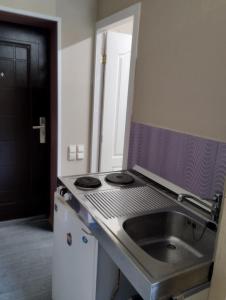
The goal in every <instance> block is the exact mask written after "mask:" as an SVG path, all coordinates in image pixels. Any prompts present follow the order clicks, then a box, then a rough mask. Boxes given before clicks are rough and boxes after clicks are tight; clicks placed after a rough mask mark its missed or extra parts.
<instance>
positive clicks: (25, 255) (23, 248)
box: [0, 219, 53, 300]
mask: <svg viewBox="0 0 226 300" xmlns="http://www.w3.org/2000/svg"><path fill="white" fill-rule="evenodd" d="M52 245H53V234H52V232H51V231H50V229H49V226H48V223H47V220H45V219H30V220H26V221H19V222H3V223H0V300H51V269H52Z"/></svg>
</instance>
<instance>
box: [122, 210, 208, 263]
mask: <svg viewBox="0 0 226 300" xmlns="http://www.w3.org/2000/svg"><path fill="white" fill-rule="evenodd" d="M123 228H124V230H125V231H126V233H127V234H128V235H129V236H130V238H131V239H132V240H133V241H134V242H135V243H136V244H137V245H138V246H139V247H140V248H142V249H143V251H145V252H146V253H147V254H148V255H150V256H151V257H153V258H155V259H156V260H158V261H161V262H164V263H167V264H171V265H181V266H183V265H187V264H193V263H195V262H197V261H198V260H200V259H201V258H203V257H205V256H207V257H208V256H211V255H212V246H210V245H213V241H212V238H213V234H212V232H211V231H210V230H209V229H208V228H207V227H206V225H204V224H201V223H199V222H197V221H195V220H194V219H192V218H190V217H188V216H187V215H185V214H183V213H181V212H176V211H165V212H159V213H152V214H149V215H145V216H139V217H134V218H131V219H128V220H126V221H125V222H124V223H123Z"/></svg>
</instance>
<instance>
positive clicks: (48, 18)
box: [0, 5, 62, 176]
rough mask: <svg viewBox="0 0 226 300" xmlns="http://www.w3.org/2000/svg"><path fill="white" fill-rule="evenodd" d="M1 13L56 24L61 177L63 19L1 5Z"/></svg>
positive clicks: (58, 145) (58, 137)
mask: <svg viewBox="0 0 226 300" xmlns="http://www.w3.org/2000/svg"><path fill="white" fill-rule="evenodd" d="M0 11H1V12H6V13H12V14H17V15H21V16H27V17H33V18H36V19H42V20H45V21H53V22H56V25H57V64H58V67H57V99H58V100H57V101H58V103H57V118H58V120H57V123H58V124H57V176H60V175H61V165H62V163H61V131H62V118H61V115H62V114H61V109H62V108H61V106H62V102H61V101H62V99H61V90H62V86H61V85H62V83H61V18H60V17H55V16H49V15H45V14H40V13H36V12H31V11H26V10H22V9H15V8H11V7H6V6H2V5H0Z"/></svg>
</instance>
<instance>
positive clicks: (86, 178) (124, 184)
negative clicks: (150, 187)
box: [57, 171, 144, 213]
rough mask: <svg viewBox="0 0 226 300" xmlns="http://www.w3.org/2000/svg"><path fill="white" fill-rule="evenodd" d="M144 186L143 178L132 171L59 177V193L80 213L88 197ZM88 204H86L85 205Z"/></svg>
mask: <svg viewBox="0 0 226 300" xmlns="http://www.w3.org/2000/svg"><path fill="white" fill-rule="evenodd" d="M141 186H144V182H143V180H142V179H140V178H139V177H137V176H136V175H135V174H133V173H132V172H130V171H120V172H109V173H95V174H88V175H81V176H79V175H78V176H64V177H60V178H59V179H58V188H57V193H58V194H59V195H60V196H62V197H63V198H64V200H65V201H67V202H68V204H69V205H70V206H71V207H72V208H73V209H74V210H76V212H77V213H78V212H79V211H80V212H81V210H82V205H83V204H84V205H85V204H88V205H90V203H92V201H88V202H87V199H88V198H87V197H88V196H89V195H92V196H93V197H95V196H96V197H99V196H101V195H102V194H103V193H105V194H106V195H107V193H110V192H115V191H123V190H124V191H125V190H129V189H133V188H134V189H135V188H139V187H141ZM85 206H86V205H85Z"/></svg>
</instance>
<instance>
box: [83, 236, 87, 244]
mask: <svg viewBox="0 0 226 300" xmlns="http://www.w3.org/2000/svg"><path fill="white" fill-rule="evenodd" d="M82 241H83V243H84V244H88V239H87V237H86V236H83V237H82Z"/></svg>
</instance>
